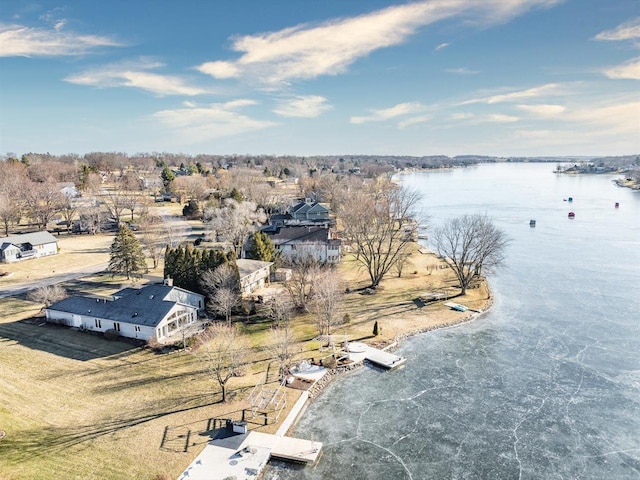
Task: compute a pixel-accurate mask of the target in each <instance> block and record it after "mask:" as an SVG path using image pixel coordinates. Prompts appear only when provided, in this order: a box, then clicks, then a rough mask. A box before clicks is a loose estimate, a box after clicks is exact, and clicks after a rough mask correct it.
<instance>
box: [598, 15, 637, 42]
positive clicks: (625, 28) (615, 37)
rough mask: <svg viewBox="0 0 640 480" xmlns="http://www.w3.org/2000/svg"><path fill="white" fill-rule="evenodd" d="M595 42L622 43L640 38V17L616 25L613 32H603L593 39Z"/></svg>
mask: <svg viewBox="0 0 640 480" xmlns="http://www.w3.org/2000/svg"><path fill="white" fill-rule="evenodd" d="M594 38H595V39H596V40H609V41H622V40H635V39H638V38H640V17H637V18H634V19H633V20H630V21H628V22H626V23H623V24H621V25H618V26H617V27H616V28H614V29H613V30H605V31H604V32H600V33H599V34H598V35H596V36H595V37H594Z"/></svg>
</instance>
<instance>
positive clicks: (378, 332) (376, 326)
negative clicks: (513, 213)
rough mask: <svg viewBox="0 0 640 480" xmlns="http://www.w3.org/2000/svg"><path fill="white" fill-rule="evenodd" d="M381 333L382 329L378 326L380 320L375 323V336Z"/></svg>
mask: <svg viewBox="0 0 640 480" xmlns="http://www.w3.org/2000/svg"><path fill="white" fill-rule="evenodd" d="M379 334H380V329H379V328H378V321H377V320H376V323H374V324H373V336H374V337H377V336H378V335H379Z"/></svg>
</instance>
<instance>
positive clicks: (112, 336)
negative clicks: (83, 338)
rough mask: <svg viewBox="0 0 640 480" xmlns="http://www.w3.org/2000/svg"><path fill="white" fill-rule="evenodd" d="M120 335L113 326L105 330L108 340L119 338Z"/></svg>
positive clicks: (105, 336)
mask: <svg viewBox="0 0 640 480" xmlns="http://www.w3.org/2000/svg"><path fill="white" fill-rule="evenodd" d="M119 336H120V334H119V333H118V332H116V331H115V330H114V329H113V328H110V329H109V330H105V332H104V338H106V339H107V340H117V339H118V337H119Z"/></svg>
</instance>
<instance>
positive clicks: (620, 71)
mask: <svg viewBox="0 0 640 480" xmlns="http://www.w3.org/2000/svg"><path fill="white" fill-rule="evenodd" d="M603 73H604V74H605V75H606V76H607V77H609V78H613V79H631V80H640V57H636V58H632V59H631V60H629V61H628V62H625V63H623V64H622V65H617V66H615V67H610V68H607V69H605V70H604V71H603Z"/></svg>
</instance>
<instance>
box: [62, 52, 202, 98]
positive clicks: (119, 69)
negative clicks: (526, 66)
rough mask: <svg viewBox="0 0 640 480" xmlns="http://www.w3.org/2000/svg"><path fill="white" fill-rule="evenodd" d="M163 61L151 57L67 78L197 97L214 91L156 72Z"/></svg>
mask: <svg viewBox="0 0 640 480" xmlns="http://www.w3.org/2000/svg"><path fill="white" fill-rule="evenodd" d="M163 66H164V64H162V63H159V62H152V61H149V60H145V59H142V60H139V61H136V62H123V63H118V64H111V65H107V66H104V67H101V68H97V69H93V70H85V71H84V72H82V73H79V74H76V75H71V76H69V77H67V78H65V81H67V82H69V83H75V84H77V85H91V86H94V87H133V88H140V89H142V90H146V91H148V92H152V93H155V94H156V95H160V96H164V95H186V96H194V95H201V94H204V93H211V92H210V91H207V90H205V89H202V88H199V87H193V86H189V85H187V84H186V83H185V81H184V80H183V79H182V78H180V77H177V76H174V75H161V74H158V73H153V72H151V71H150V70H155V69H158V68H161V67H163Z"/></svg>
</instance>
